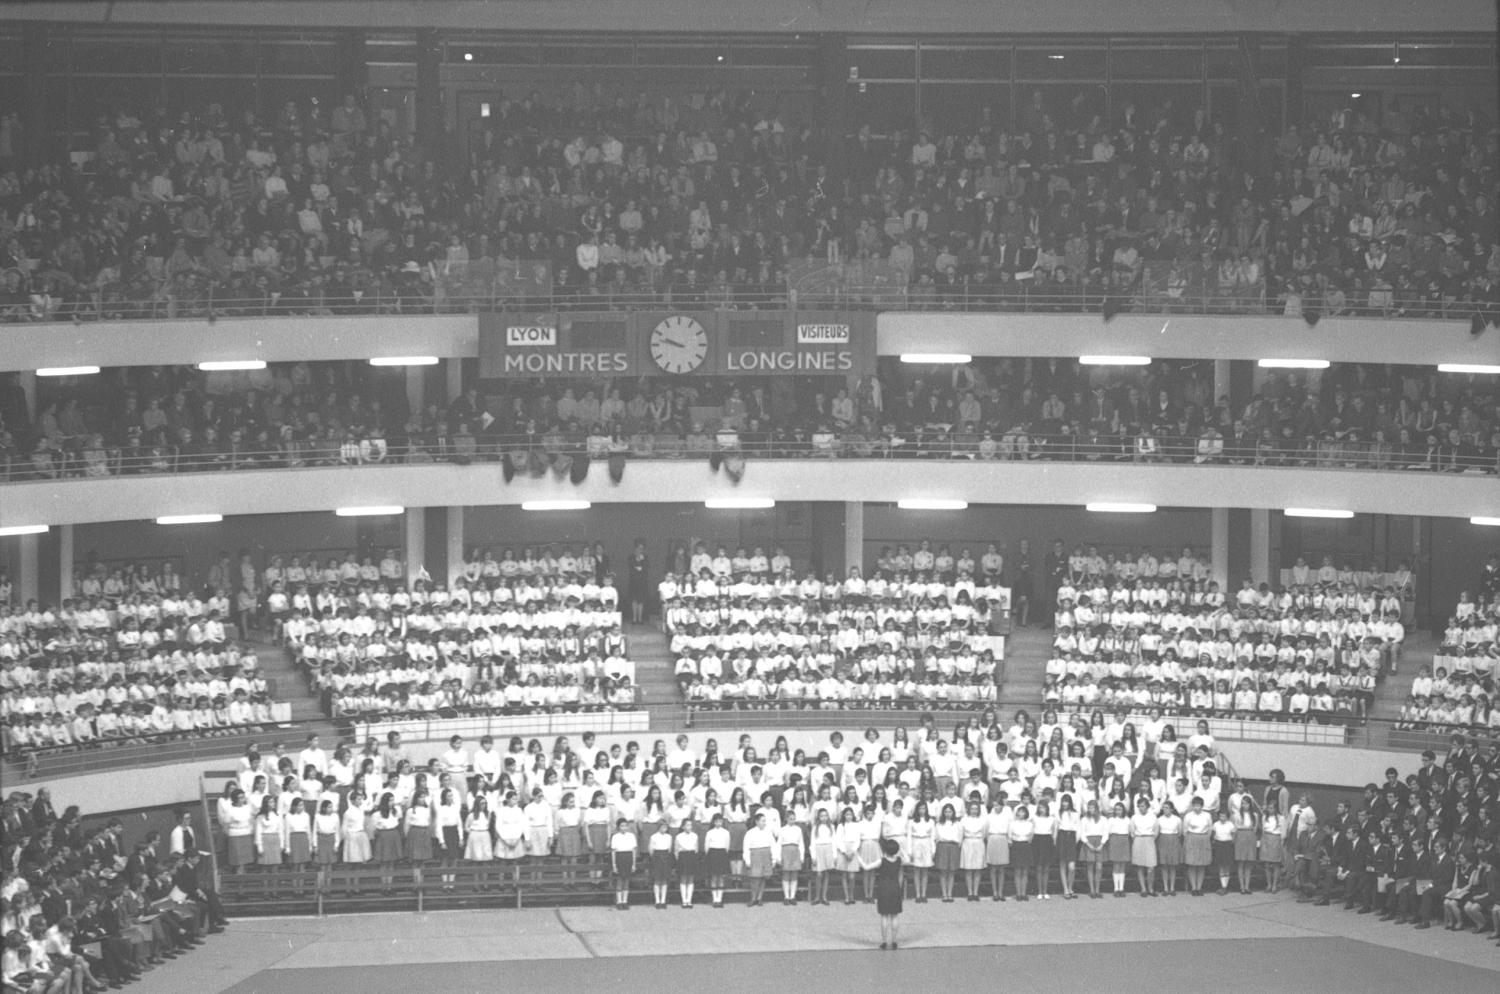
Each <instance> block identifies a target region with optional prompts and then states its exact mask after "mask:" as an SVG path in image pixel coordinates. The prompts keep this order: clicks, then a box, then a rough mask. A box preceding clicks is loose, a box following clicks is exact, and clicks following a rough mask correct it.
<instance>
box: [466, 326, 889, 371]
mask: <svg viewBox="0 0 1500 994" xmlns="http://www.w3.org/2000/svg"><path fill="white" fill-rule="evenodd" d="M874 371H875V315H874V314H872V313H865V312H855V313H850V312H842V311H808V310H796V311H729V310H718V311H695V310H682V311H623V312H610V311H569V312H562V313H559V312H545V313H535V312H533V313H529V314H528V313H489V314H480V315H479V375H480V378H482V379H487V380H494V379H506V378H512V377H530V376H555V377H569V376H630V377H635V376H653V375H654V376H662V375H667V376H819V375H825V376H843V377H850V376H853V377H861V376H866V375H869V374H871V373H873V372H874Z"/></svg>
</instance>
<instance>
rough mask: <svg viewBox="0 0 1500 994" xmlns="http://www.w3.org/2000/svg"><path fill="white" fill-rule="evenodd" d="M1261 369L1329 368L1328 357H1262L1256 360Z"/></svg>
mask: <svg viewBox="0 0 1500 994" xmlns="http://www.w3.org/2000/svg"><path fill="white" fill-rule="evenodd" d="M1256 365H1257V366H1259V367H1260V368H1261V369H1327V368H1328V366H1329V362H1328V360H1327V359H1261V360H1259V361H1258V362H1256Z"/></svg>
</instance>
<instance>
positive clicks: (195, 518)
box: [156, 514, 224, 525]
mask: <svg viewBox="0 0 1500 994" xmlns="http://www.w3.org/2000/svg"><path fill="white" fill-rule="evenodd" d="M223 520H224V515H222V514H163V515H162V516H161V517H159V518H157V519H156V523H157V524H159V525H211V524H214V523H216V522H219V521H223Z"/></svg>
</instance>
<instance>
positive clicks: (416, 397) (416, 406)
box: [406, 366, 427, 417]
mask: <svg viewBox="0 0 1500 994" xmlns="http://www.w3.org/2000/svg"><path fill="white" fill-rule="evenodd" d="M406 409H407V410H408V411H410V412H411V413H412V416H413V417H416V416H417V415H419V414H421V413H422V412H423V411H425V410H426V409H427V367H426V366H407V367H406Z"/></svg>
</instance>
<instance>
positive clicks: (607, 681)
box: [262, 544, 636, 719]
mask: <svg viewBox="0 0 1500 994" xmlns="http://www.w3.org/2000/svg"><path fill="white" fill-rule="evenodd" d="M301 559H302V557H292V558H291V562H290V564H289V565H285V566H284V565H283V562H284V561H283V559H282V558H281V557H279V556H278V557H275V558H273V559H272V561H271V564H270V566H268V567H267V569H266V570H265V573H264V574H263V576H262V581H263V583H264V584H265V588H266V591H267V594H266V598H265V608H266V612H267V613H268V615H269V617H270V618H271V620H272V623H273V624H274V625H275V630H276V633H277V635H278V637H279V638H280V639H281V640H282V641H283V642H284V644H285V645H286V646H287V647H288V649H289V650H290V651H291V652H292V654H293V655H294V657H295V658H296V659H297V660H298V662H299V663H300V665H301V666H302V667H303V669H304V672H305V673H306V675H307V677H308V680H309V682H310V684H311V685H312V687H313V688H314V689H315V690H316V691H317V692H319V693H320V694H321V695H322V696H323V699H324V702H325V704H326V705H327V707H328V708H329V710H330V712H331V713H332V714H335V715H337V716H339V717H341V718H344V719H355V718H361V717H370V716H376V715H394V714H408V713H424V714H431V713H433V712H438V713H453V714H458V713H464V714H508V713H523V712H542V713H551V712H577V711H598V710H605V709H613V708H621V707H629V706H632V705H634V704H635V703H636V672H635V664H634V662H632V661H631V660H630V658H629V655H628V651H627V644H626V639H625V635H624V632H623V624H622V619H621V615H620V594H619V591H618V590H617V589H616V586H615V582H616V581H615V576H614V574H613V572H611V570H610V568H609V562H608V558H607V557H606V556H605V555H604V552H603V548H602V546H598V545H591V544H584V545H582V546H579V547H577V548H574V547H571V546H570V547H563V548H561V549H560V550H554V549H553V548H552V547H551V546H542V547H536V548H534V547H525V548H523V549H522V550H521V555H520V556H519V557H517V556H516V555H515V554H514V552H513V550H512V549H509V548H507V549H504V550H503V551H502V552H501V554H500V555H499V556H498V557H497V556H496V555H495V553H494V551H493V550H490V549H482V550H481V549H475V550H474V554H473V556H472V557H471V558H470V559H469V560H468V561H467V562H465V563H464V564H463V568H462V570H461V571H460V573H459V575H458V576H457V577H456V578H455V579H454V580H453V582H452V583H451V584H448V583H445V582H442V581H434V580H433V579H432V577H431V576H430V575H429V574H428V573H427V571H426V570H425V569H423V568H421V567H417V568H416V569H415V570H413V571H412V572H411V573H410V576H409V582H408V575H407V567H406V566H405V565H404V564H402V563H400V561H399V560H398V559H396V558H395V553H394V550H393V551H391V552H389V553H388V554H387V556H386V558H385V559H384V560H382V561H381V564H380V565H379V566H375V564H374V562H373V557H369V556H367V557H365V566H364V568H363V569H361V568H360V567H359V566H357V565H355V564H356V556H355V554H354V553H350V554H349V555H348V556H347V557H346V558H345V565H346V568H345V569H343V570H338V569H335V568H334V565H335V564H334V563H332V562H331V563H330V565H329V567H327V568H324V569H321V570H319V569H312V570H309V569H307V568H306V567H304V566H302V563H301Z"/></svg>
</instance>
